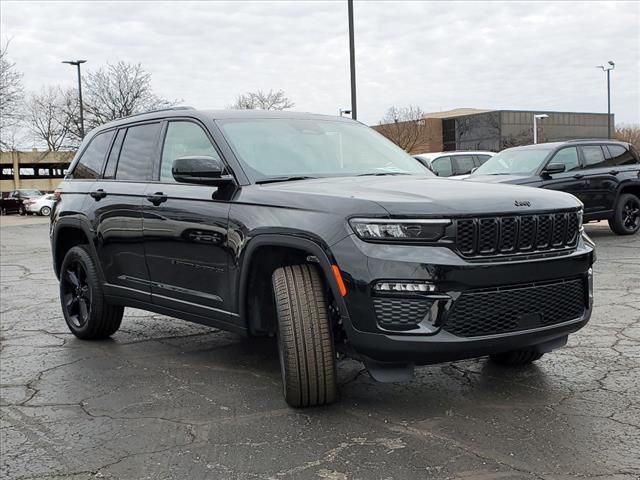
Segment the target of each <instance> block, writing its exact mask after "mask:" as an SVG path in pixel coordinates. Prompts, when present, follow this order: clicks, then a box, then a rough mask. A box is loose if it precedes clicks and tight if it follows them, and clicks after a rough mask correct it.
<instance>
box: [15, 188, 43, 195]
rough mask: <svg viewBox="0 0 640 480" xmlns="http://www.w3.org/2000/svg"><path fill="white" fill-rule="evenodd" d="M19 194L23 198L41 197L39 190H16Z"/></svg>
mask: <svg viewBox="0 0 640 480" xmlns="http://www.w3.org/2000/svg"><path fill="white" fill-rule="evenodd" d="M18 191H19V192H20V195H23V196H25V197H41V196H42V192H41V191H40V190H27V189H24V190H18Z"/></svg>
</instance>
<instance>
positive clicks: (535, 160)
mask: <svg viewBox="0 0 640 480" xmlns="http://www.w3.org/2000/svg"><path fill="white" fill-rule="evenodd" d="M550 151H551V149H550V148H526V149H525V148H523V149H509V150H503V151H502V152H500V153H498V154H497V155H494V156H493V157H491V158H490V159H489V160H487V161H486V162H485V163H483V164H482V165H481V166H480V167H478V169H477V170H476V171H475V172H473V174H472V175H474V176H476V175H533V174H534V173H535V172H536V170H538V168H539V167H540V165H541V164H542V162H543V161H544V159H545V158H547V155H548V154H549V152H550Z"/></svg>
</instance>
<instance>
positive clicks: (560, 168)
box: [542, 163, 565, 175]
mask: <svg viewBox="0 0 640 480" xmlns="http://www.w3.org/2000/svg"><path fill="white" fill-rule="evenodd" d="M564 170H565V165H564V163H550V164H549V165H547V166H546V167H544V170H542V174H543V175H553V174H554V173H562V172H564Z"/></svg>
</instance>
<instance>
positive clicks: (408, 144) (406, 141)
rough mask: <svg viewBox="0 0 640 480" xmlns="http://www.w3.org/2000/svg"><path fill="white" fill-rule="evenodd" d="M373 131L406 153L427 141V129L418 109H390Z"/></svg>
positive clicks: (412, 107) (414, 107)
mask: <svg viewBox="0 0 640 480" xmlns="http://www.w3.org/2000/svg"><path fill="white" fill-rule="evenodd" d="M375 129H376V130H377V131H378V132H380V133H381V134H382V135H384V136H385V137H387V138H388V139H389V140H391V141H392V142H393V143H395V144H396V145H398V146H399V147H400V148H402V149H403V150H406V151H407V152H412V151H414V150H415V149H416V147H419V146H421V145H424V144H426V143H428V141H429V128H428V126H427V122H426V120H425V119H424V112H423V111H422V109H421V108H420V107H416V106H413V105H409V106H408V107H400V108H398V107H391V108H389V110H387V113H385V115H384V117H382V120H380V124H379V125H378V126H376V127H375Z"/></svg>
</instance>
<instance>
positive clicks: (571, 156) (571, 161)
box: [549, 147, 599, 172]
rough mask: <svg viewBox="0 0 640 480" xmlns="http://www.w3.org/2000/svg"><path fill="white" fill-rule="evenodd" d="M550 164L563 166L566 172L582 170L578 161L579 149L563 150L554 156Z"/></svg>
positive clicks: (569, 148)
mask: <svg viewBox="0 0 640 480" xmlns="http://www.w3.org/2000/svg"><path fill="white" fill-rule="evenodd" d="M598 148H599V147H598ZM549 163H561V164H563V165H564V171H565V172H570V171H571V170H575V169H577V168H580V161H579V160H578V149H577V148H576V147H568V148H563V149H562V150H560V151H559V152H558V153H556V154H555V155H554V156H553V158H552V159H551V161H550V162H549Z"/></svg>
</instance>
